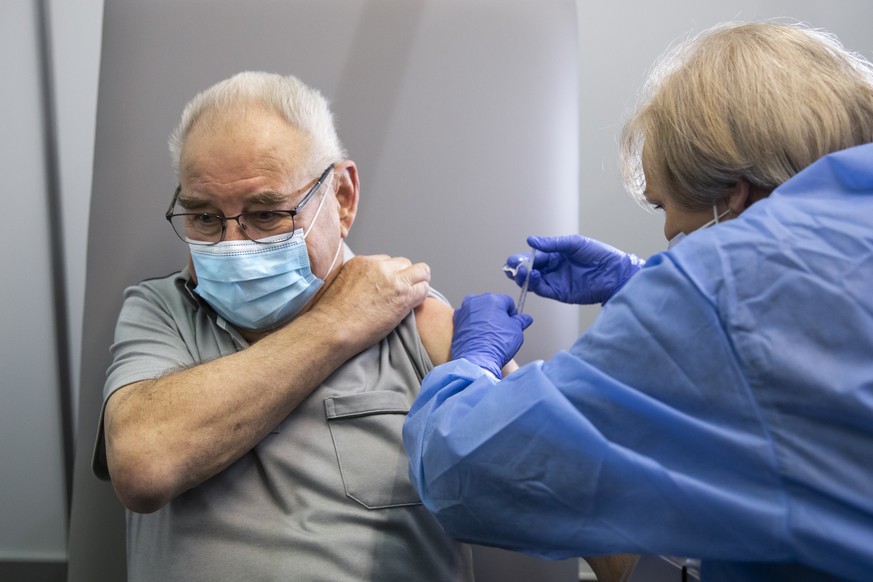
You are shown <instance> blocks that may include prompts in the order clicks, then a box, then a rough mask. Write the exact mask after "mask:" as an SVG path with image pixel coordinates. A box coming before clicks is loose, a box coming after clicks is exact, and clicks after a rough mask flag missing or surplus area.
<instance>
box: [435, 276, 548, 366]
mask: <svg viewBox="0 0 873 582" xmlns="http://www.w3.org/2000/svg"><path fill="white" fill-rule="evenodd" d="M453 320H454V323H455V332H454V335H453V337H452V359H458V358H464V359H466V360H468V361H469V362H471V363H473V364H476V365H477V366H479V367H480V368H485V369H486V370H490V371H491V372H492V373H493V374H494V375H495V376H497V377H498V378H500V377H501V373H500V371H501V370H502V369H503V366H505V365H506V363H507V362H509V360H511V359H512V356H514V355H515V353H516V352H517V351H518V349H519V348H520V347H521V344H522V343H523V342H524V334H523V333H522V332H523V331H524V330H525V329H527V327H528V326H529V325H530V324H531V323H533V318H532V317H531V316H530V315H528V314H526V313H523V314H521V315H518V314H516V313H515V302H514V301H513V300H512V298H511V297H509V296H508V295H497V294H495V293H484V294H482V295H467V296H466V297H464V301H463V302H462V303H461V306H460V307H459V308H458V309H457V310H456V311H455V315H454V318H453Z"/></svg>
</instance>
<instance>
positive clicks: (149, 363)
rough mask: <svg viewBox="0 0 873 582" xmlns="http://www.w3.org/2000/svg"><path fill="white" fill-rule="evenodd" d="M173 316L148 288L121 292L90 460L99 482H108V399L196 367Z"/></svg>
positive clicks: (154, 292)
mask: <svg viewBox="0 0 873 582" xmlns="http://www.w3.org/2000/svg"><path fill="white" fill-rule="evenodd" d="M177 311H178V309H177ZM172 312H173V308H172V307H170V306H169V305H168V304H167V302H166V300H165V299H163V298H162V297H161V295H160V294H159V293H157V292H156V291H155V290H154V289H152V288H151V287H149V286H148V285H145V284H140V285H136V286H133V287H128V288H127V289H125V291H124V302H123V303H122V306H121V312H120V313H119V315H118V322H117V323H116V326H115V340H114V342H113V344H112V346H111V347H110V352H111V354H112V363H111V364H110V366H109V369H108V370H107V372H106V383H105V384H104V386H103V404H102V408H101V410H100V420H99V423H98V427H97V437H96V441H95V444H94V451H93V455H92V460H91V468H92V471H93V472H94V474H95V475H96V476H97V477H99V478H100V479H103V480H108V479H109V470H108V466H107V463H106V443H105V440H104V435H103V413H104V410H105V408H106V402H107V401H108V400H109V397H110V396H112V394H114V393H115V391H116V390H118V389H120V388H123V387H124V386H127V385H128V384H133V383H134V382H139V381H142V380H148V379H152V378H157V377H159V376H161V375H162V374H165V373H166V372H167V371H169V370H173V369H182V368H184V367H187V366H191V365H194V363H195V361H194V358H193V357H192V356H191V353H190V350H189V349H188V348H187V346H186V344H185V341H184V339H183V337H182V335H181V333H180V331H179V329H178V325H177V324H176V322H175V320H174V319H173V316H172V315H171V313H172Z"/></svg>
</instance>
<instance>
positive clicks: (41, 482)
mask: <svg viewBox="0 0 873 582" xmlns="http://www.w3.org/2000/svg"><path fill="white" fill-rule="evenodd" d="M467 1H469V2H475V1H476V0H467ZM529 1H531V2H536V0H529ZM43 4H44V5H45V6H47V7H48V8H49V13H50V15H52V16H53V18H52V28H51V33H52V34H51V41H52V43H51V46H52V47H53V51H52V56H53V59H52V60H53V63H54V66H53V68H52V70H51V72H52V75H51V78H52V80H53V86H54V92H55V97H56V102H57V108H56V113H57V116H56V118H55V121H56V124H55V127H56V130H57V134H56V138H57V141H56V144H57V145H58V146H59V157H58V163H57V164H56V172H57V173H56V176H57V178H58V180H59V184H60V188H59V192H60V200H59V203H58V204H59V206H60V208H61V210H62V219H63V222H62V228H61V229H54V230H53V229H52V227H51V221H50V212H49V208H50V206H49V205H50V204H51V203H54V201H55V197H54V195H50V193H49V186H50V184H49V183H50V179H49V172H48V169H47V166H46V164H47V163H48V162H49V160H48V157H47V155H46V146H47V144H46V142H45V141H44V130H45V124H46V118H45V116H44V114H43V113H44V110H43V107H42V103H43V93H42V84H41V82H40V80H41V77H40V70H41V61H40V54H39V26H38V24H39V23H38V6H39V5H40V1H39V0H4V1H3V2H0V63H2V78H3V79H4V88H5V89H6V90H4V91H2V92H0V105H2V107H0V116H2V125H0V168H2V170H3V176H4V180H5V185H6V187H5V188H4V192H3V194H2V196H3V200H4V201H5V205H4V209H5V210H6V213H7V214H6V215H5V219H4V226H5V233H6V235H7V237H6V241H7V245H8V247H7V251H6V252H4V253H3V257H2V259H0V261H2V262H0V267H2V269H3V272H4V274H5V275H4V277H3V283H2V299H3V301H2V307H0V309H2V313H0V316H2V321H3V326H4V327H3V329H4V332H5V333H4V334H3V339H2V340H0V341H2V344H0V370H2V372H3V380H2V386H0V491H2V493H0V563H2V562H3V561H8V560H19V561H21V560H23V561H28V560H33V561H41V560H64V559H65V558H66V557H67V534H66V531H67V529H66V528H67V526H66V507H65V505H66V504H65V493H64V470H63V466H64V458H63V457H64V455H63V451H64V447H63V446H62V439H63V436H64V435H63V434H62V431H61V427H62V422H61V416H62V413H63V410H62V408H63V407H62V401H61V400H62V399H61V397H60V395H59V392H60V386H61V385H66V386H69V389H70V390H71V391H72V392H73V394H72V395H70V398H69V399H68V400H69V402H71V403H72V407H73V414H72V417H73V418H74V419H75V418H76V417H77V414H76V410H75V407H76V403H77V402H78V397H77V390H78V389H77V385H78V378H79V368H78V365H79V364H78V362H79V354H80V353H81V345H82V341H81V330H82V320H83V311H84V293H85V291H84V290H85V280H84V275H85V249H86V240H87V238H86V237H87V230H86V228H87V220H88V208H89V199H90V189H91V186H90V184H91V159H92V144H93V138H94V112H95V110H96V95H97V70H98V65H99V46H100V38H101V35H100V30H101V15H102V9H103V1H102V0H76V1H68V0H46V1H45V2H43ZM577 8H578V21H579V30H580V34H579V55H580V65H579V66H580V78H581V79H582V87H581V92H580V104H579V105H580V107H579V116H580V119H579V130H580V136H581V142H580V152H579V178H580V188H579V190H580V192H579V194H580V196H579V202H578V205H579V207H578V222H579V225H580V228H581V231H582V232H585V233H586V234H589V235H592V236H595V237H598V238H601V239H603V240H606V241H608V242H610V243H612V244H614V245H615V246H618V247H620V248H624V249H626V250H629V251H633V252H636V253H638V254H640V255H643V256H646V255H648V254H651V253H653V252H655V251H658V250H660V249H662V248H663V247H664V246H665V244H666V242H665V241H664V239H663V235H662V234H661V218H660V216H658V215H656V214H647V213H646V212H645V211H643V210H641V209H640V208H639V207H638V206H636V205H635V204H634V203H633V202H631V201H630V199H629V198H628V196H627V195H626V194H625V193H624V192H623V191H622V190H621V185H620V182H619V176H618V170H617V166H616V156H615V152H616V146H615V136H616V134H617V131H618V128H619V127H620V125H619V120H620V119H621V118H622V117H623V115H624V113H625V111H626V109H627V108H628V107H629V106H630V105H631V104H632V102H633V98H634V96H635V94H636V91H637V89H638V87H639V85H640V83H641V81H642V79H643V77H644V74H645V72H646V70H647V69H648V67H649V66H650V64H651V63H652V61H653V59H654V58H655V57H656V56H657V55H659V54H660V53H661V52H663V50H664V49H665V48H666V46H667V45H668V44H669V43H670V42H671V41H672V40H673V39H674V38H676V37H677V36H680V35H682V34H685V33H687V32H692V31H697V30H700V29H701V28H705V27H707V26H709V25H711V24H714V23H716V22H719V21H723V20H733V19H740V20H756V19H763V18H770V17H779V16H786V17H793V18H795V19H800V20H805V21H809V22H811V23H813V24H815V25H816V26H820V27H823V28H826V29H828V30H831V31H832V32H835V33H836V34H837V35H838V36H840V38H841V39H842V40H843V42H844V43H845V44H846V45H847V46H848V47H849V48H852V49H854V50H856V51H858V52H861V53H862V54H864V55H865V56H867V57H868V58H871V57H873V37H871V36H870V34H869V24H870V22H873V2H870V1H869V0H832V1H831V2H826V3H825V2H819V1H818V0H735V1H730V2H700V1H699V0H665V1H663V2H646V1H643V0H637V1H635V2H584V1H581V0H580V1H578V2H577ZM412 33H413V32H411V34H412ZM156 42H157V41H156ZM10 87H12V88H14V90H10V89H9V88H10ZM460 91H462V92H466V93H468V92H471V91H475V86H472V87H470V86H467V87H463V88H462V89H461V90H460ZM498 162H499V161H498ZM517 170H518V169H517V168H508V169H506V171H517ZM364 179H365V187H369V185H368V183H367V182H368V179H369V176H364ZM533 190H534V191H532V192H531V197H532V199H534V200H535V199H536V192H535V190H536V189H533ZM22 209H24V210H22ZM14 211H17V212H24V213H25V214H23V215H15V216H17V217H18V218H17V219H16V218H12V215H11V214H10V213H12V212H14ZM518 212H519V213H521V212H524V210H523V209H519V210H518ZM563 218H566V217H563ZM488 228H500V225H489V226H488ZM514 228H515V227H514ZM517 228H518V231H519V232H518V235H519V241H520V242H522V241H523V237H524V235H526V234H528V233H527V232H526V230H525V225H523V224H522V225H519V226H518V227H517ZM58 230H59V232H56V231H58ZM55 234H60V235H61V237H62V239H61V241H62V242H61V244H60V247H61V252H60V253H57V252H55V255H58V254H60V255H61V257H60V258H61V259H62V261H63V264H64V265H65V269H64V271H65V273H64V274H65V277H64V279H65V281H64V282H61V283H59V284H60V285H62V287H63V288H62V289H61V292H60V293H58V292H57V290H56V289H55V286H56V283H55V281H56V277H55V276H54V275H53V274H52V265H53V257H52V245H51V244H50V241H51V240H52V239H51V236H53V235H55ZM450 235H451V233H450ZM438 249H439V247H435V250H437V251H438ZM516 250H519V249H518V248H511V249H492V250H489V252H492V253H493V256H494V257H495V261H496V262H497V263H499V262H500V260H502V256H503V254H507V253H509V252H514V251H516ZM453 251H454V249H453ZM447 255H448V253H447ZM455 256H456V255H454V254H453V255H451V256H444V257H442V258H441V259H440V261H441V264H444V265H445V266H444V267H442V266H441V270H445V269H458V268H462V267H463V265H461V266H458V265H457V261H456V260H455ZM57 258H58V257H55V259H54V260H57ZM437 276H438V281H437V283H438V284H439V278H440V277H441V276H440V275H439V274H438V275H437ZM499 285H500V284H498V283H496V282H495V283H494V284H493V289H489V290H503V291H506V292H510V288H507V287H500V286H499ZM490 286H491V285H490V284H489V287H490ZM471 290H476V291H478V290H484V289H481V288H480V289H471ZM450 291H451V294H452V295H453V297H452V298H453V299H454V300H457V299H458V295H460V294H461V293H462V292H461V291H460V288H459V287H458V288H454V287H453V288H451V289H450ZM58 297H60V298H61V301H62V305H58ZM528 308H529V310H530V311H531V312H532V313H533V314H534V315H535V316H538V313H539V310H540V302H539V301H538V300H537V299H535V298H530V299H529V304H528ZM596 312H597V309H596V308H585V309H582V310H576V309H573V308H568V310H567V312H566V313H567V315H568V316H569V317H570V318H571V319H573V318H575V317H576V315H577V313H578V314H579V321H580V323H579V326H578V327H579V328H580V329H582V328H584V327H586V326H587V325H588V324H589V323H590V321H591V320H592V319H593V317H594V316H595V315H596ZM59 313H60V314H62V316H64V317H66V318H67V321H66V323H65V324H59V322H58V321H57V317H58V315H57V314H59ZM64 313H65V315H63V314H64ZM538 321H539V320H538ZM59 329H60V330H68V337H66V338H61V339H62V340H63V341H62V342H61V345H64V344H65V345H66V346H67V351H68V354H67V356H66V357H65V358H61V357H59V356H58V349H59V348H58V345H59V344H58V341H57V334H58V330H59ZM538 355H539V354H537V353H536V352H535V351H534V352H532V353H525V354H524V357H526V358H529V357H536V356H538ZM62 360H66V361H67V364H68V367H69V371H68V372H67V373H66V378H65V379H64V381H62V380H61V379H59V375H60V374H61V371H60V367H61V361H62ZM74 428H75V427H74ZM71 434H75V431H73V432H71ZM78 445H79V446H78V447H77V448H78V449H79V452H80V454H89V449H90V446H91V441H90V439H87V440H85V441H83V442H80V443H78ZM3 572H4V570H2V566H0V578H4V576H3ZM4 579H8V580H12V579H13V578H8V577H7V578H4Z"/></svg>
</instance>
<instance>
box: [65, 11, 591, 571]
mask: <svg viewBox="0 0 873 582" xmlns="http://www.w3.org/2000/svg"><path fill="white" fill-rule="evenodd" d="M575 35H576V16H575V2H574V1H573V0H536V1H531V0H371V1H361V0H319V1H317V2H315V1H303V0H301V1H289V0H260V1H257V2H238V1H236V0H187V1H185V2H181V1H179V0H149V1H148V2H143V1H141V0H107V1H106V4H105V8H104V27H103V43H102V62H101V67H100V87H99V95H98V111H97V132H96V145H95V157H94V176H93V194H92V201H91V213H90V224H89V241H88V272H87V280H86V291H85V312H84V331H83V344H82V355H83V362H82V375H81V388H80V390H81V401H80V422H79V439H78V448H77V459H76V467H75V479H74V495H73V514H72V522H71V532H70V536H71V544H70V570H69V571H70V574H69V576H70V577H69V580H70V581H71V582H76V581H79V580H81V581H86V580H121V579H123V563H124V540H123V537H124V530H123V514H122V511H121V507H120V505H119V504H118V502H117V501H116V500H115V499H114V497H113V494H112V491H111V488H110V487H109V486H108V485H106V484H103V483H98V482H97V481H96V480H95V478H94V477H92V476H91V474H90V467H89V457H90V447H91V445H92V443H93V441H94V435H95V429H96V426H97V416H98V414H99V410H100V394H101V388H102V384H103V379H104V371H105V369H106V366H107V365H108V361H109V355H108V351H107V350H108V346H109V343H110V342H111V338H112V332H113V326H114V321H115V317H116V315H117V312H118V309H119V306H120V303H121V291H122V289H123V287H124V286H126V285H129V284H133V283H136V282H138V281H140V280H142V279H144V278H147V277H152V276H159V275H163V274H167V273H169V272H170V271H172V270H174V269H177V268H178V267H179V266H181V264H182V262H183V260H184V256H185V252H186V249H185V248H184V246H183V245H181V244H180V243H179V241H178V240H177V239H176V238H175V236H174V235H173V234H172V232H171V231H170V229H169V226H168V225H167V224H166V223H165V221H164V219H163V212H164V210H165V208H166V205H167V203H168V201H169V199H170V196H171V194H172V190H173V188H174V186H175V182H174V178H173V176H172V173H171V170H170V163H169V157H168V154H167V150H166V139H167V135H168V133H169V132H170V131H171V129H172V128H173V126H174V124H175V122H176V120H177V118H178V115H179V114H180V112H181V110H182V107H183V106H184V104H185V103H186V101H187V100H188V99H190V98H191V97H192V96H193V95H194V94H195V93H196V92H198V91H199V90H201V89H203V88H205V87H207V86H208V85H210V84H212V83H214V82H216V81H218V80H221V79H223V78H225V77H227V76H229V75H231V74H233V73H235V72H237V71H240V70H246V69H261V70H271V71H276V72H280V73H291V74H295V75H297V76H299V77H300V78H302V79H303V80H304V81H306V82H307V83H309V84H310V85H313V86H315V87H317V88H319V89H320V90H321V91H322V92H323V93H325V95H326V96H327V97H328V98H329V99H330V100H331V102H332V104H333V108H334V111H335V113H336V115H337V124H338V128H339V132H340V137H341V138H342V139H343V141H344V143H345V145H346V146H347V148H348V150H349V154H350V157H351V158H352V159H354V160H355V161H356V162H357V163H358V165H359V169H360V174H361V181H362V195H361V209H360V214H359V216H358V220H357V222H356V223H355V226H354V228H353V230H352V235H351V239H350V243H351V245H352V247H353V249H354V250H355V251H356V252H358V253H390V254H400V255H405V256H408V257H410V258H412V259H414V260H417V261H418V260H422V261H427V262H428V263H429V264H430V265H431V267H432V272H433V284H434V286H435V287H436V288H438V289H440V290H441V291H443V292H444V293H445V294H446V295H447V296H448V297H449V298H450V299H451V300H452V301H453V302H454V303H456V304H457V303H459V302H460V300H461V298H462V297H463V295H464V294H466V293H468V292H483V291H498V292H506V293H510V294H512V295H515V293H516V287H515V286H514V285H512V284H511V283H510V282H509V281H508V280H507V279H505V277H504V275H503V274H502V272H501V266H502V264H503V260H504V259H505V257H506V255H507V254H508V253H511V252H516V251H522V250H525V248H526V245H525V238H526V236H527V235H528V234H532V233H537V234H563V233H566V232H573V231H575V230H576V229H577V222H576V217H577V215H578V206H577V201H576V200H577V174H578V170H577V166H578V144H577V139H578V138H577V129H578V113H577V106H578V94H577V80H576V79H577V46H576V36H575ZM528 307H529V309H528V310H529V311H530V312H531V313H532V314H533V315H534V317H535V318H536V324H535V326H534V328H533V329H531V331H530V333H529V334H528V340H527V343H526V345H525V347H524V348H523V351H522V352H521V353H520V355H519V359H520V360H521V361H522V362H525V361H528V360H530V359H533V358H539V357H544V356H548V355H550V354H551V353H553V352H554V351H556V350H557V349H560V348H562V347H565V346H567V345H568V344H569V343H571V342H572V341H573V339H575V337H576V335H577V316H576V313H577V312H576V310H575V309H574V308H568V307H565V306H560V305H557V304H554V303H548V302H544V301H543V302H540V301H539V300H537V299H535V298H531V299H530V300H529V302H528ZM477 558H478V562H477V575H478V579H479V580H480V581H485V582H487V581H488V580H497V579H499V580H501V581H505V582H510V581H511V580H531V579H537V580H555V581H559V580H572V579H574V578H575V573H576V565H575V561H572V560H568V561H562V562H547V561H541V560H534V559H532V558H528V557H526V556H521V555H519V554H511V553H509V552H502V551H492V550H482V551H481V552H479V553H478V554H477Z"/></svg>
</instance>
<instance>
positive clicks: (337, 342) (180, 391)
mask: <svg viewBox="0 0 873 582" xmlns="http://www.w3.org/2000/svg"><path fill="white" fill-rule="evenodd" d="M365 347H367V346H365V345H361V344H360V342H359V341H355V338H353V337H349V334H347V333H345V332H344V331H343V329H342V326H341V325H338V323H337V322H330V321H326V320H324V318H323V315H322V314H320V313H319V312H312V313H309V314H304V315H302V316H300V318H298V319H297V320H295V321H294V322H292V323H291V324H289V325H288V326H286V327H285V328H283V329H281V330H279V331H277V332H276V333H273V334H272V335H270V336H268V337H266V338H264V339H262V340H261V341H259V342H257V343H255V344H254V345H252V346H251V347H249V348H247V349H245V350H243V351H241V352H238V353H236V354H232V355H229V356H226V357H223V358H219V359H217V360H213V361H211V362H208V363H205V364H202V365H199V366H196V367H193V368H189V369H186V370H182V371H180V372H177V373H174V374H170V375H167V376H164V377H162V378H159V379H156V380H149V381H144V382H138V383H136V384H132V385H130V386H127V387H125V388H122V389H120V390H119V391H118V392H116V393H115V394H114V395H113V396H112V397H111V398H110V400H109V402H108V403H107V408H106V416H105V435H106V442H107V460H108V464H109V471H110V475H111V477H112V481H113V484H114V486H115V489H116V492H117V493H118V495H119V498H121V500H122V501H123V502H124V504H125V505H126V506H127V507H129V508H130V509H133V510H135V511H141V512H150V511H154V510H156V509H159V508H160V507H162V506H163V505H165V504H166V503H167V502H169V501H170V500H171V499H173V498H174V497H176V496H177V495H179V494H180V493H182V492H184V491H186V490H188V489H190V488H191V487H194V486H196V485H199V484H200V483H202V482H203V481H205V480H206V479H208V478H210V477H211V476H213V475H215V474H216V473H218V472H219V471H221V470H223V469H224V468H226V467H227V466H228V465H230V464H231V463H233V462H234V461H235V460H237V459H238V458H240V457H241V456H242V455H243V454H245V453H246V452H248V451H249V450H251V449H252V448H253V447H254V446H255V445H256V444H257V443H258V442H260V441H261V439H263V438H264V436H266V435H267V434H269V432H270V431H271V430H273V428H275V426H276V425H278V424H279V423H280V422H281V421H282V419H284V418H285V417H286V416H287V415H288V414H289V413H290V412H291V411H293V410H294V409H295V408H296V407H297V406H298V405H299V404H300V402H301V401H302V400H303V399H304V398H306V397H307V396H308V395H309V394H310V393H311V392H312V390H314V389H315V388H316V387H317V386H318V385H320V384H321V382H322V381H323V380H324V379H325V378H326V377H327V376H328V375H330V374H331V373H332V372H333V371H334V370H336V368H338V367H339V366H340V365H342V364H343V363H344V362H345V361H346V360H348V359H349V358H350V357H352V356H353V355H355V354H356V353H358V352H359V351H360V350H362V349H364V348H365Z"/></svg>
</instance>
